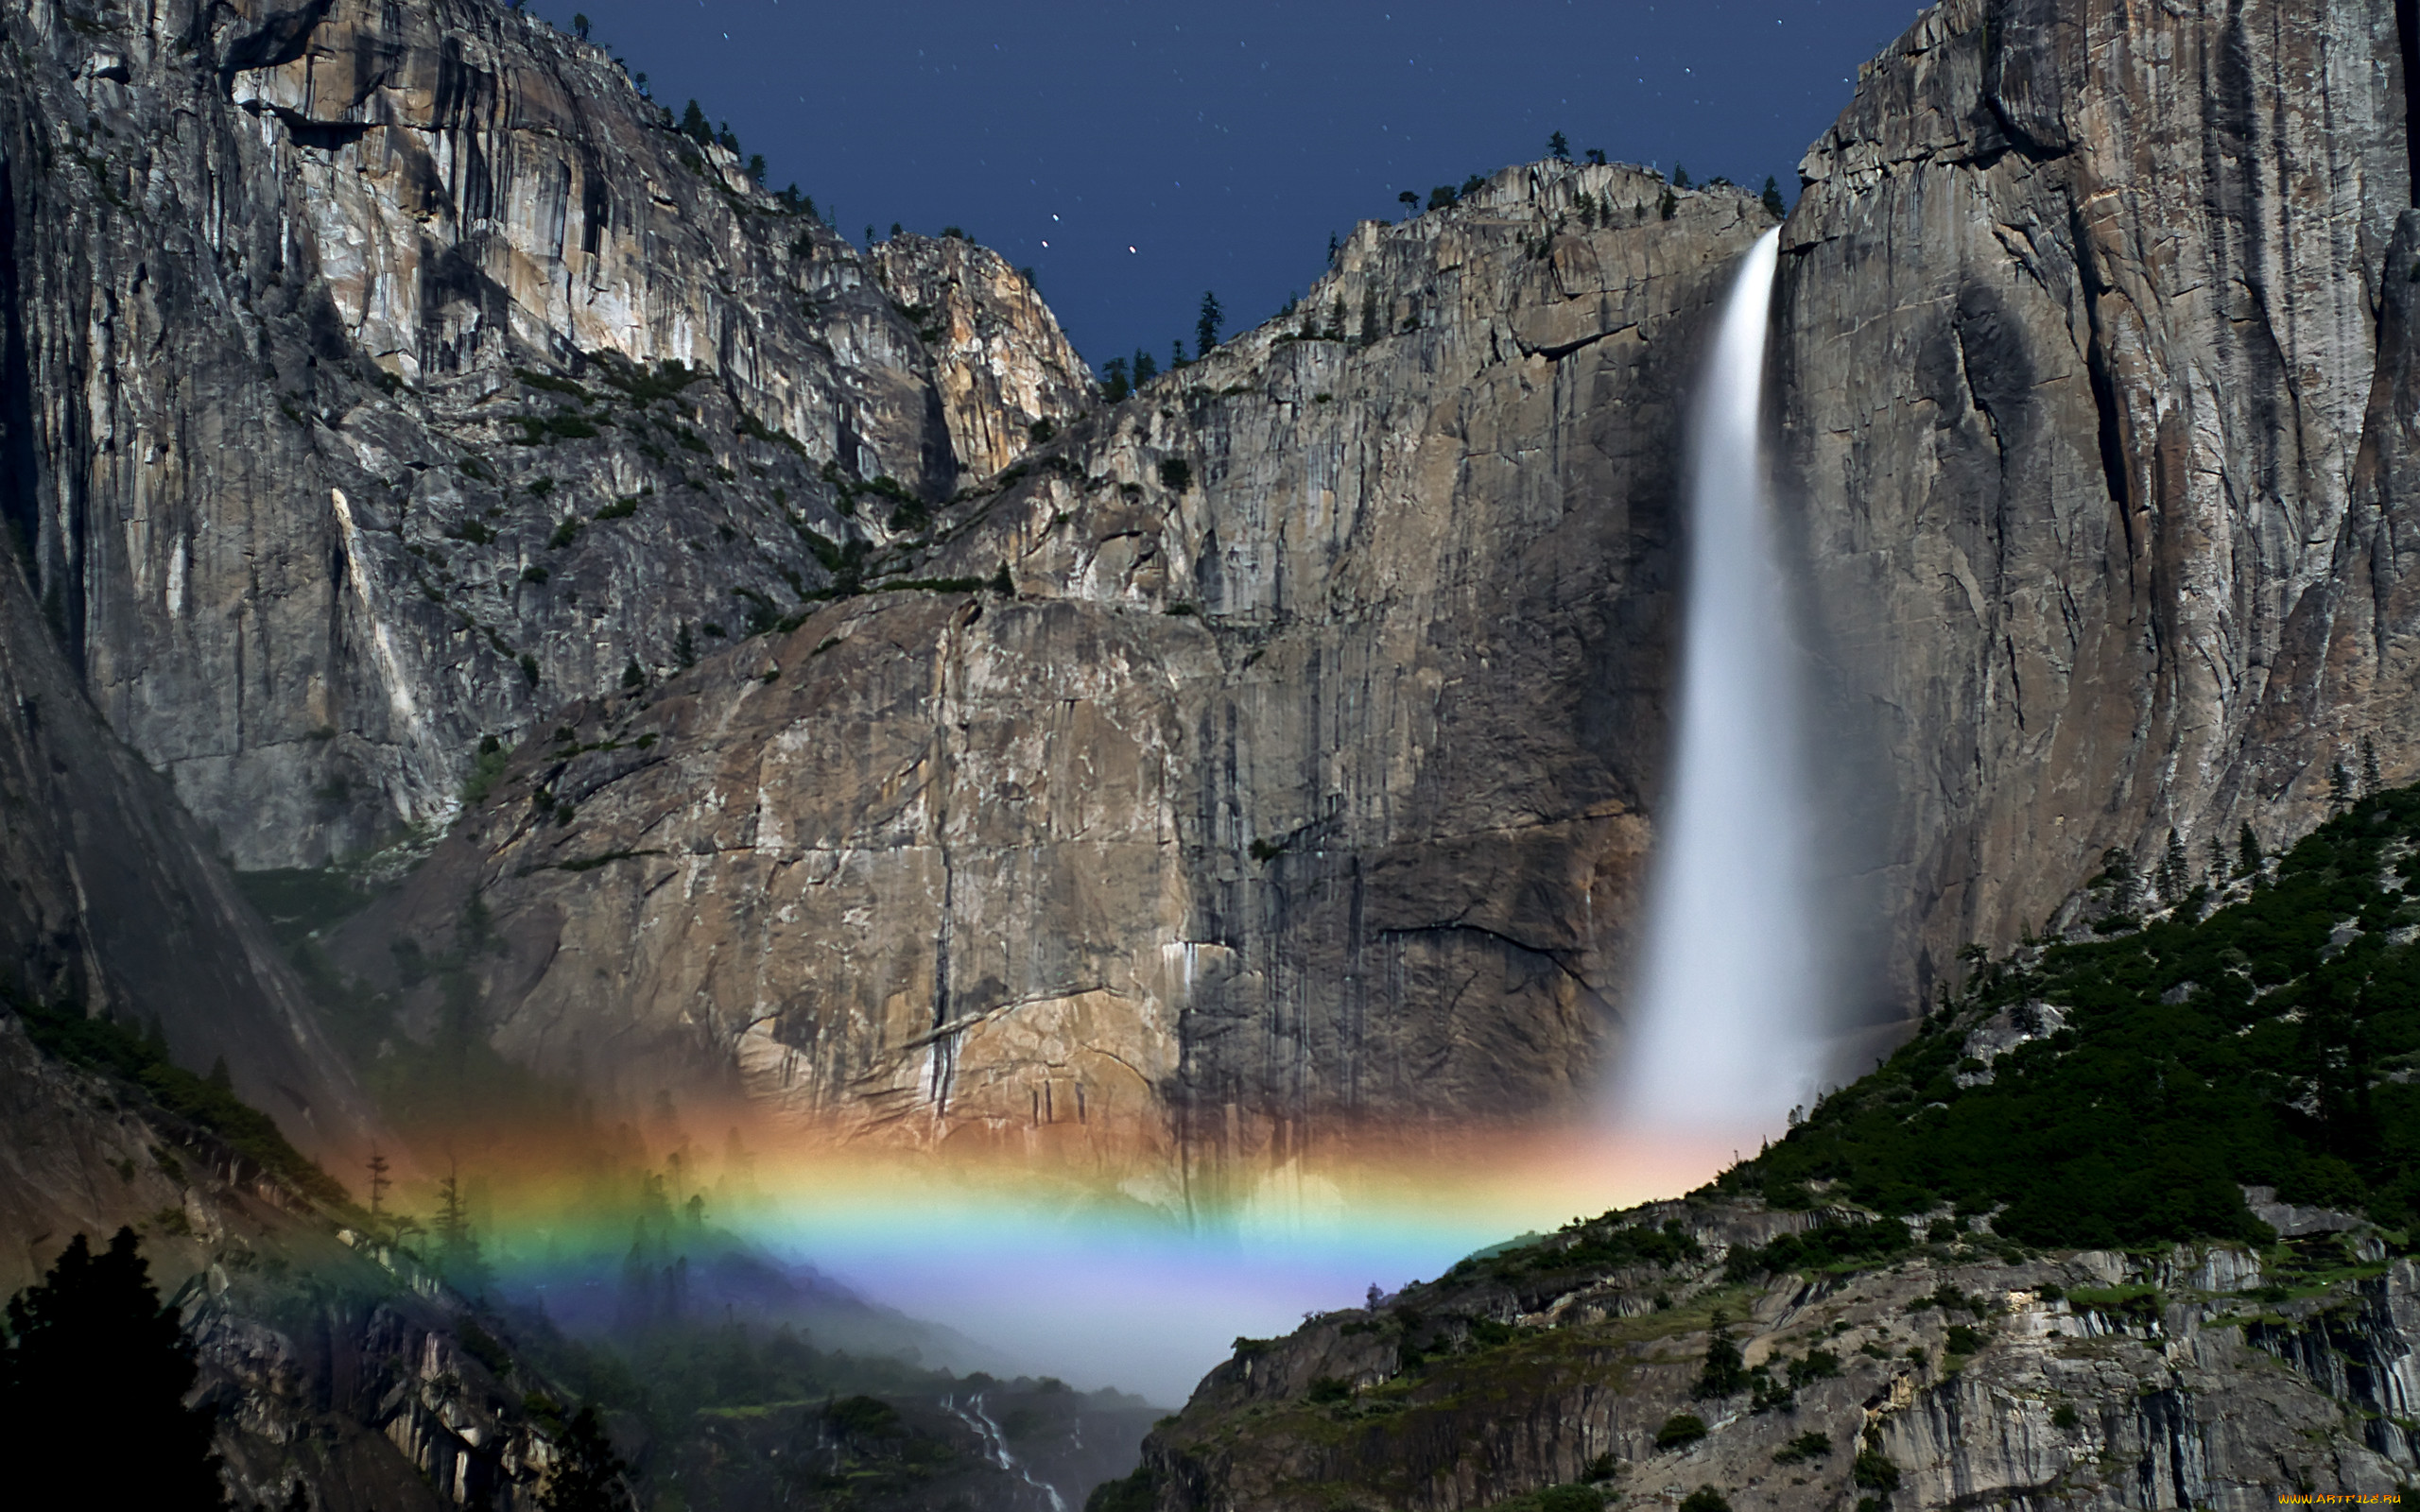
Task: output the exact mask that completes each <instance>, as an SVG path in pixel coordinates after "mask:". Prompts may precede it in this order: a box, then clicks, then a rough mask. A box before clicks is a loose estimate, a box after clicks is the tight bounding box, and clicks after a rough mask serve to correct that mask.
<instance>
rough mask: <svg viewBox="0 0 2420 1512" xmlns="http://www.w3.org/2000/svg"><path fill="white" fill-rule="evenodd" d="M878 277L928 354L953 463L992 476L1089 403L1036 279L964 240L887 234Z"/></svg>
mask: <svg viewBox="0 0 2420 1512" xmlns="http://www.w3.org/2000/svg"><path fill="white" fill-rule="evenodd" d="M870 261H871V262H872V264H873V274H874V276H875V277H876V278H877V279H878V280H880V282H881V283H882V286H883V288H884V289H885V290H886V291H887V292H888V293H889V294H890V297H891V299H892V301H894V302H896V303H897V304H898V305H900V306H901V307H902V311H903V313H904V314H906V315H907V317H908V319H909V320H911V321H914V322H916V323H917V324H918V325H919V327H920V330H919V335H923V336H925V337H926V338H927V339H928V342H929V344H930V346H931V348H932V352H933V382H934V386H935V387H937V388H939V389H940V390H941V399H942V420H943V421H944V422H945V423H946V424H947V425H948V427H949V439H950V446H951V448H952V449H953V450H954V452H955V453H956V455H957V457H958V464H959V467H960V468H961V469H963V470H964V471H965V472H966V473H968V474H969V475H970V477H971V478H975V479H981V478H988V477H990V476H991V475H992V474H993V473H994V472H999V471H1000V470H1001V469H1002V468H1005V467H1007V466H1009V465H1010V464H1011V463H1012V462H1014V461H1015V460H1016V459H1017V458H1018V457H1019V456H1022V455H1025V452H1026V450H1027V449H1028V448H1029V446H1031V445H1032V444H1033V442H1034V437H1035V431H1034V427H1035V425H1036V424H1037V423H1039V424H1041V425H1042V426H1043V427H1044V432H1043V434H1045V435H1046V434H1047V433H1048V431H1049V429H1050V428H1052V427H1054V426H1055V425H1056V424H1057V423H1058V422H1059V421H1063V419H1064V418H1065V417H1067V416H1069V415H1073V414H1075V413H1077V412H1079V411H1080V410H1082V409H1083V408H1084V407H1085V406H1087V405H1088V404H1091V403H1092V376H1091V373H1090V371H1089V370H1088V369H1086V368H1085V367H1084V362H1083V359H1082V358H1081V357H1079V356H1077V355H1076V349H1075V348H1074V347H1072V346H1070V345H1069V344H1068V342H1067V337H1066V335H1064V334H1063V332H1061V331H1060V329H1059V321H1058V319H1057V318H1056V317H1054V316H1052V315H1051V313H1050V307H1049V306H1048V305H1046V304H1045V303H1043V302H1042V296H1041V294H1040V293H1039V292H1038V291H1036V290H1035V288H1034V286H1033V280H1032V278H1031V277H1030V276H1029V274H1027V273H1025V272H1024V271H1022V270H1020V269H1017V268H1012V267H1011V266H1009V261H1008V259H1007V258H1005V257H1002V256H1001V255H1000V254H999V253H997V252H995V251H994V250H992V249H990V248H988V247H978V246H977V245H976V244H975V243H973V242H970V241H968V240H966V239H965V238H964V237H962V236H943V237H941V238H940V239H938V240H934V239H932V238H928V237H924V236H913V235H908V236H893V237H891V238H890V240H889V241H887V242H883V243H880V244H879V245H877V246H876V247H875V248H874V249H873V254H872V256H871V258H870Z"/></svg>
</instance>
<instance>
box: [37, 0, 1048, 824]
mask: <svg viewBox="0 0 2420 1512" xmlns="http://www.w3.org/2000/svg"><path fill="white" fill-rule="evenodd" d="M0 47H5V51H6V55H7V57H8V60H9V61H8V69H7V85H6V87H5V88H0V203H5V204H6V205H7V207H8V208H7V212H6V214H5V215H0V301H5V304H0V324H5V335H6V342H5V352H0V359H5V360H0V454H5V457H6V462H5V466H0V487H4V488H5V499H0V502H5V511H0V512H5V513H6V515H7V516H8V518H9V523H10V524H11V526H12V528H13V530H14V531H15V533H17V534H18V535H20V536H21V537H22V538H23V539H24V541H25V542H26V546H27V548H28V550H29V552H30V553H31V555H32V558H33V559H34V562H35V565H36V571H37V575H38V577H39V583H40V588H39V592H40V595H41V597H42V598H43V602H44V604H45V606H46V609H47V611H48V613H49V614H50V616H51V618H52V620H53V622H54V623H55V624H56V625H57V626H58V627H60V630H61V634H62V636H64V637H65V639H66V640H67V642H68V644H69V646H70V648H71V654H72V657H73V659H74V660H75V661H76V662H78V665H79V666H80V667H81V668H82V670H83V673H84V677H85V679H86V682H87V685H88V686H89V687H90V688H91V690H92V692H93V695H94V697H95V701H96V702H98V703H99V704H100V706H101V707H102V709H103V710H104V711H105V712H106V713H107V714H108V716H109V718H110V721H111V723H112V726H113V727H114V728H115V729H116V730H118V731H119V732H120V733H121V734H122V735H123V736H124V737H125V738H126V739H127V740H129V741H130V743H131V744H133V745H134V746H135V747H136V748H137V749H138V750H139V751H141V752H142V753H143V755H144V756H145V758H146V759H147V761H149V762H151V763H152V764H153V765H156V766H158V767H160V768H162V769H163V770H164V771H166V772H167V773H168V774H169V775H170V777H171V778H172V780H173V781H174V782H175V784H176V788H177V791H178V794H179V796H180V797H181V798H182V799H183V800H184V802H185V803H186V805H187V806H188V807H189V808H190V809H191V810H192V811H193V812H194V813H195V814H196V815H197V816H199V818H200V819H201V820H202V821H203V822H204V823H205V824H206V825H208V826H210V827H212V828H213V829H214V830H215V831H216V833H217V835H218V836H219V841H220V844H221V845H222V846H223V847H224V848H225V849H226V851H228V852H229V853H230V854H232V855H233V857H234V858H235V860H236V862H237V863H238V864H239V865H242V866H248V867H258V866H292V865H319V864H323V863H324V862H326V861H327V860H329V859H331V858H332V857H336V856H340V855H351V854H358V853H359V852H361V851H365V850H367V849H370V848H372V847H373V846H375V845H378V844H382V843H384V842H385V841H387V840H388V839H389V838H391V837H392V836H393V835H394V834H395V833H396V832H398V831H400V830H406V829H408V828H411V827H415V826H428V825H433V824H438V823H441V822H442V821H443V820H445V819H447V818H449V817H450V816H452V814H453V813H454V810H455V793H456V789H457V787H458V783H459V782H460V780H461V778H462V776H463V774H464V773H465V771H466V770H467V769H468V768H469V767H470V765H471V764H472V762H473V760H474V759H475V746H476V745H477V743H478V741H479V740H480V738H481V737H482V736H483V735H504V736H507V737H510V736H513V735H516V734H518V733H520V732H522V731H525V730H527V729H528V728H529V726H530V722H531V721H532V719H533V718H534V717H535V714H536V711H538V710H539V709H541V708H542V707H544V706H550V705H552V704H555V703H558V702H561V701H562V700H563V699H565V698H567V697H571V696H579V695H580V694H585V693H594V692H596V691H599V690H602V689H605V688H609V687H611V686H614V684H615V682H616V680H617V679H619V677H620V676H621V675H622V673H623V672H624V670H625V668H626V667H627V666H629V665H631V664H632V663H633V662H635V663H636V664H637V665H639V666H641V667H643V668H667V667H669V666H671V665H672V664H673V663H674V662H675V661H676V660H677V659H678V657H680V656H682V655H684V654H686V653H685V651H683V649H682V648H683V647H684V646H686V645H688V644H709V645H710V644H712V642H713V639H714V637H715V636H716V634H717V632H718V631H720V630H732V631H735V630H736V629H737V628H738V627H740V626H742V625H744V624H746V623H748V622H749V621H750V620H751V619H752V618H754V619H768V620H769V619H771V618H776V617H778V616H779V614H780V613H782V612H784V611H785V610H787V608H789V607H793V606H795V605H796V604H797V603H798V602H799V598H800V595H801V594H803V593H811V592H813V591H814V590H815V589H817V588H819V587H821V586H822V585H824V584H826V583H828V582H829V581H831V577H832V571H833V567H834V565H836V564H837V563H838V559H839V554H840V553H842V552H844V551H846V550H847V549H848V548H849V545H850V543H853V542H856V541H863V542H865V543H866V544H865V545H864V546H861V547H858V548H857V549H859V550H864V549H869V548H872V547H878V546H879V545H881V544H883V543H885V542H886V541H889V540H890V535H891V525H892V522H893V520H894V518H895V516H896V513H897V510H896V505H897V504H898V503H899V502H900V501H910V518H912V513H913V504H912V501H913V500H915V499H917V498H918V497H923V498H928V499H938V498H942V497H946V496H947V495H948V494H949V493H950V491H951V490H953V489H954V488H955V487H956V486H957V483H958V480H959V475H960V473H961V472H965V471H967V470H968V469H969V468H970V467H971V468H972V469H973V470H974V471H976V472H985V471H988V470H990V469H991V468H993V467H995V466H996V465H997V464H998V462H999V460H1000V459H1001V458H1002V457H1004V456H1006V455H1011V453H1012V451H1013V450H1014V449H1015V447H1016V446H1017V445H1019V444H1022V442H1023V440H1024V438H1026V436H1027V434H1028V432H1029V427H1030V425H1031V422H1032V421H1036V420H1064V419H1065V418H1066V417H1067V416H1068V415H1069V414H1071V413H1073V412H1074V410H1076V409H1078V408H1080V407H1081V405H1082V404H1084V403H1085V402H1087V400H1088V396H1089V386H1088V384H1089V381H1088V377H1087V375H1086V374H1085V373H1084V372H1083V371H1082V370H1081V369H1080V366H1078V365H1077V364H1076V363H1075V362H1074V360H1073V354H1072V352H1069V351H1068V350H1067V347H1066V344H1065V341H1064V339H1063V337H1061V336H1060V335H1058V332H1057V328H1056V325H1055V323H1054V322H1052V320H1051V319H1050V317H1049V314H1048V312H1047V311H1046V309H1044V308H1043V307H1042V305H1041V304H1040V302H1039V301H1037V300H1035V299H1034V298H1033V297H1032V294H1031V290H1030V288H1029V287H1027V286H1026V285H1025V284H1024V283H1023V281H1022V280H1021V279H1020V278H1018V276H1017V275H1015V274H1013V273H1011V272H1009V271H1008V270H1007V269H1006V268H1005V267H1004V266H1001V265H1000V264H999V261H998V259H997V258H996V257H994V256H993V255H992V254H990V253H986V252H980V251H977V250H974V249H966V248H964V247H962V246H961V247H959V248H957V249H951V250H945V251H943V252H942V253H939V254H932V253H929V252H918V251H915V250H902V251H899V252H897V253H895V254H894V255H893V256H892V257H891V258H890V262H889V264H888V265H887V266H896V267H897V268H898V269H899V270H900V271H901V273H902V274H903V276H912V278H913V280H914V283H913V288H912V290H911V291H910V292H912V293H913V294H914V296H915V298H916V300H917V301H922V302H925V303H927V304H931V305H933V306H934V308H936V309H945V310H946V312H947V315H946V318H945V319H944V320H943V322H942V325H943V329H934V330H932V331H931V332H930V336H929V340H928V339H927V338H926V337H925V336H923V335H919V333H918V331H917V329H916V328H915V326H914V325H913V324H912V322H911V319H910V318H909V316H908V315H907V314H905V313H903V311H902V308H901V303H902V302H905V301H894V300H893V299H892V298H891V296H890V294H888V293H886V292H885V291H884V289H883V288H882V287H881V286H880V280H879V270H878V269H876V268H873V267H870V266H869V265H868V263H867V262H866V260H865V259H864V258H862V257H861V256H859V255H858V254H857V253H856V251H855V250H854V249H851V248H850V247H849V246H848V244H847V243H845V242H844V241H842V240H841V239H840V238H838V236H836V235H834V234H833V233H832V232H830V231H829V230H828V229H827V228H826V227H825V226H824V225H823V224H822V223H821V221H820V220H818V219H817V218H816V217H815V216H814V215H812V214H809V213H807V207H806V206H804V205H802V204H800V203H798V202H796V201H793V200H790V199H788V198H772V197H769V196H768V195H766V194H765V193H763V192H762V191H761V190H760V189H759V188H758V187H757V186H756V185H754V184H752V183H751V182H750V181H749V180H747V179H746V177H745V176H744V175H743V174H742V173H741V172H740V171H739V168H738V163H737V159H736V157H735V155H734V154H733V153H732V152H730V151H728V150H726V149H725V148H724V147H722V146H716V145H713V144H711V143H704V142H699V141H695V140H692V139H691V138H689V137H686V136H683V135H681V134H679V133H677V132H675V131H673V130H672V129H670V117H669V115H668V114H667V113H666V112H663V111H661V110H660V109H659V108H657V107H655V106H653V105H651V104H649V103H648V102H647V101H645V100H644V99H642V98H641V97H640V96H639V94H637V92H636V91H635V89H634V88H633V86H632V85H631V81H630V79H629V78H628V77H625V75H624V74H623V72H622V71H621V70H620V69H619V68H617V67H615V66H614V63H613V62H612V61H611V60H609V59H608V58H607V56H606V54H605V53H604V52H603V51H602V50H601V49H599V48H596V47H593V46H589V45H587V44H586V43H578V42H575V41H573V40H572V39H571V38H569V37H566V36H562V35H561V34H559V33H556V32H555V31H553V30H552V29H551V28H550V27H548V26H546V25H545V24H544V23H543V22H541V21H539V20H538V19H537V18H536V17H534V16H532V15H529V14H527V13H525V12H522V11H518V10H513V9H506V8H504V7H502V6H498V5H492V4H488V3H485V0H438V3H434V4H423V5H413V6H402V7H397V6H379V5H372V4H367V3H353V0H347V3H342V4H327V5H312V6H309V7H305V8H302V9H282V8H279V7H277V6H273V5H270V4H268V3H266V0H244V3H238V4H233V5H196V4H188V3H179V4H172V5H169V6H165V7H153V6H121V5H115V4H109V3H103V4H99V5H86V4H82V3H80V0H79V3H74V4H61V3H57V0H41V3H38V4H35V5H31V6H23V7H16V8H12V9H10V11H9V14H8V16H7V17H6V19H5V21H4V22H0ZM940 283H945V284H946V286H947V288H948V290H949V291H950V292H949V294H948V295H947V297H946V298H945V299H942V298H940V297H938V296H937V295H936V293H935V291H934V285H936V284H940ZM961 346H962V348H963V350H961ZM1008 349H1014V352H1013V355H1012V356H1004V355H1003V352H1004V351H1007V350H1008ZM666 364H670V365H675V366H673V367H671V368H668V369H667V368H666V367H665V365H666ZM522 375H527V377H525V376H522ZM1026 406H1039V407H1026ZM960 438H962V439H963V442H964V444H965V445H966V446H967V447H968V448H970V450H969V451H968V452H967V453H966V454H965V455H960V453H959V449H958V447H959V440H960ZM884 479H889V480H895V482H885V483H883V484H882V488H883V490H886V492H885V494H884V495H882V496H878V497H877V498H876V500H875V502H876V504H878V505H879V506H880V507H879V509H878V510H877V509H874V508H868V509H866V510H864V511H863V512H862V513H860V511H859V510H858V508H857V507H856V503H855V490H856V489H857V488H858V487H859V486H861V485H865V484H872V483H874V482H876V481H877V480H884ZM903 523H904V522H903ZM777 606H779V607H777Z"/></svg>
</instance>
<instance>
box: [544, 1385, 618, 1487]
mask: <svg viewBox="0 0 2420 1512" xmlns="http://www.w3.org/2000/svg"><path fill="white" fill-rule="evenodd" d="M555 1448H556V1451H557V1452H558V1453H559V1454H560V1456H561V1457H560V1458H559V1459H557V1460H556V1461H555V1468H554V1471H553V1473H552V1474H549V1475H548V1476H547V1477H546V1488H545V1490H544V1491H543V1492H541V1493H540V1494H539V1497H538V1505H539V1506H540V1507H541V1508H542V1509H543V1512H629V1508H630V1505H631V1498H630V1493H629V1492H628V1491H627V1490H625V1489H624V1488H623V1484H622V1477H623V1476H624V1474H625V1473H627V1472H628V1471H629V1469H630V1467H629V1466H628V1465H625V1464H624V1463H623V1462H622V1457H621V1456H620V1455H619V1454H616V1453H614V1441H613V1440H612V1439H611V1438H608V1437H607V1436H606V1435H605V1424H604V1423H603V1422H602V1421H601V1420H600V1419H599V1418H598V1417H597V1416H596V1408H594V1407H582V1408H581V1409H579V1412H578V1413H576V1414H574V1415H573V1417H572V1420H571V1423H570V1426H569V1428H568V1429H567V1430H566V1431H565V1433H564V1435H563V1437H562V1442H561V1443H559V1444H557V1445H556V1446H555Z"/></svg>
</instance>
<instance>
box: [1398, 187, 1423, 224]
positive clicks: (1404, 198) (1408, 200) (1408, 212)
mask: <svg viewBox="0 0 2420 1512" xmlns="http://www.w3.org/2000/svg"><path fill="white" fill-rule="evenodd" d="M1395 203H1397V204H1399V205H1401V206H1403V213H1404V218H1405V219H1407V220H1409V218H1411V217H1412V216H1414V215H1419V214H1420V191H1419V190H1417V189H1407V190H1405V191H1404V192H1403V193H1401V194H1399V195H1397V196H1395Z"/></svg>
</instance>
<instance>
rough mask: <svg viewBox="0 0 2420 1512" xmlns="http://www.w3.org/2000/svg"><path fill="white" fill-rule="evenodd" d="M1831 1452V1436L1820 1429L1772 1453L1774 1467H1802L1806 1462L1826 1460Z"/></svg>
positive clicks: (1803, 1435) (1805, 1434)
mask: <svg viewBox="0 0 2420 1512" xmlns="http://www.w3.org/2000/svg"><path fill="white" fill-rule="evenodd" d="M1831 1452H1832V1435H1829V1434H1826V1433H1824V1432H1823V1431H1822V1430H1820V1429H1813V1428H1810V1429H1808V1430H1807V1431H1806V1432H1805V1433H1803V1434H1801V1435H1798V1436H1797V1437H1796V1438H1793V1439H1791V1440H1790V1441H1789V1443H1787V1444H1784V1445H1783V1446H1782V1447H1781V1448H1779V1449H1777V1450H1774V1451H1773V1463H1774V1464H1776V1465H1804V1464H1806V1462H1807V1461H1808V1460H1814V1459H1827V1458H1829V1457H1830V1456H1831Z"/></svg>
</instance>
